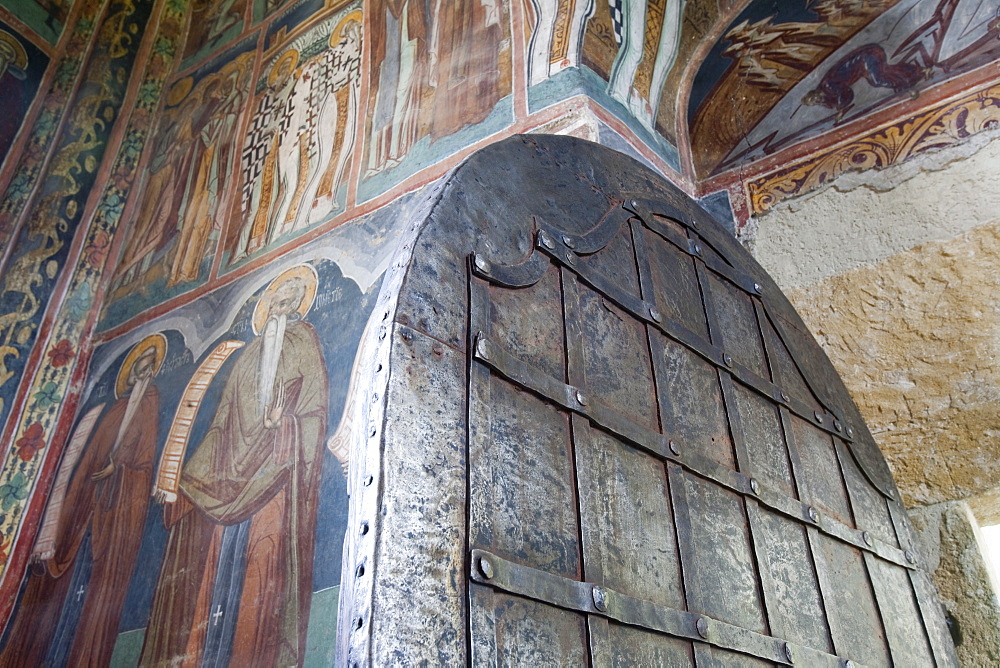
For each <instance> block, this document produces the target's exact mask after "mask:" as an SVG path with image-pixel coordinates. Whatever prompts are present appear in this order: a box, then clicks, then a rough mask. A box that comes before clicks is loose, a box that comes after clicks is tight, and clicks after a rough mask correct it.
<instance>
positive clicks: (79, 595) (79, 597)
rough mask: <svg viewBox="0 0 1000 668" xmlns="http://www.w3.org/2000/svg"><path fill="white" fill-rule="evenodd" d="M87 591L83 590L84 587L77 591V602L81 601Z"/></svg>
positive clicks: (81, 586)
mask: <svg viewBox="0 0 1000 668" xmlns="http://www.w3.org/2000/svg"><path fill="white" fill-rule="evenodd" d="M86 591H87V590H86V589H84V588H83V585H80V588H79V589H77V590H76V600H78V601H79V600H80V599H81V598H82V597H83V594H84V593H85V592H86Z"/></svg>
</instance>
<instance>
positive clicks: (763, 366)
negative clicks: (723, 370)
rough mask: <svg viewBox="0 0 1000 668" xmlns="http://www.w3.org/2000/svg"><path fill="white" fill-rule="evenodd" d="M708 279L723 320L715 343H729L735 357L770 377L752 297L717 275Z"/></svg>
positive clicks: (715, 308)
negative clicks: (719, 337) (719, 338)
mask: <svg viewBox="0 0 1000 668" xmlns="http://www.w3.org/2000/svg"><path fill="white" fill-rule="evenodd" d="M708 282H709V285H710V286H711V299H712V312H713V313H714V315H715V318H716V319H717V320H718V323H719V331H718V332H717V333H713V334H717V335H720V336H721V339H722V341H713V343H716V344H717V345H718V344H721V343H722V342H725V343H724V345H725V348H726V351H727V352H728V353H729V354H730V355H731V356H732V357H733V359H735V360H736V361H738V362H742V363H743V364H745V365H746V366H747V367H749V368H750V370H751V371H753V372H754V373H756V374H757V375H758V376H760V377H761V378H764V379H769V378H770V374H769V372H768V368H767V362H766V361H765V359H764V344H763V341H762V340H761V338H760V328H759V327H758V326H757V316H756V314H755V313H754V308H753V302H751V301H750V296H749V295H747V294H746V293H744V292H742V291H740V290H738V289H737V288H736V286H734V285H733V284H732V283H729V282H728V281H724V280H721V279H720V278H718V277H716V276H714V275H712V276H711V277H710V278H709V281H708Z"/></svg>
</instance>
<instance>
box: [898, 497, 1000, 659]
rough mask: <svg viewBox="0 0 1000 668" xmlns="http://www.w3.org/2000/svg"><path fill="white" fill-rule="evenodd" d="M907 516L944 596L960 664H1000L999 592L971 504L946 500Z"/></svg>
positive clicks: (918, 508) (914, 510) (943, 600)
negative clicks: (911, 521)
mask: <svg viewBox="0 0 1000 668" xmlns="http://www.w3.org/2000/svg"><path fill="white" fill-rule="evenodd" d="M907 512H908V513H909V515H910V517H911V518H912V519H913V523H914V526H915V528H916V529H917V533H918V540H919V542H920V548H921V552H922V553H923V556H924V558H925V559H926V563H927V568H928V570H929V571H930V573H931V577H932V579H933V580H934V585H935V586H936V587H937V590H938V593H939V595H940V597H941V604H942V606H943V607H944V611H945V619H946V621H947V622H948V628H949V630H950V631H951V634H952V638H953V639H954V640H955V646H956V649H957V650H958V658H959V661H960V663H961V664H962V665H965V666H987V665H989V666H994V665H1000V600H998V597H997V592H998V591H1000V589H998V587H997V577H996V571H995V567H994V566H993V565H991V564H990V563H989V562H988V560H987V559H988V557H987V550H986V549H985V542H984V538H983V534H982V532H981V530H980V528H979V522H978V521H977V520H976V516H975V515H973V512H972V509H971V508H970V507H969V504H968V503H967V502H966V501H946V502H943V503H936V504H932V505H929V506H916V507H914V508H909V509H908V511H907ZM997 556H998V557H1000V555H997Z"/></svg>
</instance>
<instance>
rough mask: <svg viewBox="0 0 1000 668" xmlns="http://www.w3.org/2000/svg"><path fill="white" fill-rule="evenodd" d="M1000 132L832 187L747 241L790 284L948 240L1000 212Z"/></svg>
mask: <svg viewBox="0 0 1000 668" xmlns="http://www.w3.org/2000/svg"><path fill="white" fill-rule="evenodd" d="M998 138H1000V133H997V132H990V133H982V134H979V135H975V136H973V137H972V138H970V139H969V140H968V141H966V142H964V143H961V144H958V145H955V146H953V147H951V148H949V149H945V150H941V151H937V152H933V153H927V154H923V155H922V156H920V157H918V158H915V159H912V160H909V161H907V162H904V163H901V164H899V165H895V166H892V167H889V168H887V169H884V170H879V171H868V172H849V173H846V174H844V175H843V176H841V177H840V178H838V179H837V180H835V181H834V182H833V183H832V184H831V185H830V187H828V188H826V189H823V190H819V191H814V192H812V193H810V194H807V195H803V196H802V197H799V198H796V199H792V200H788V201H786V202H783V203H782V204H780V205H779V206H777V207H775V209H774V210H772V211H770V212H768V213H767V214H765V215H763V216H761V217H759V218H758V219H754V220H752V221H751V223H750V225H748V227H747V229H746V230H745V231H744V234H743V237H744V238H743V241H744V243H746V244H747V245H748V246H749V247H750V248H751V250H752V251H753V252H754V255H755V256H756V257H757V259H758V260H759V261H760V263H761V264H763V265H764V268H765V269H767V270H768V272H770V274H771V276H772V277H774V279H775V280H776V281H777V282H778V285H780V286H781V287H782V288H784V289H786V290H787V289H789V288H798V287H803V286H807V285H811V284H813V283H816V282H817V281H821V280H823V279H826V278H829V277H831V276H836V275H837V274H841V273H843V272H845V271H847V270H849V269H852V268H854V267H858V266H861V265H870V264H873V263H876V262H880V261H882V260H885V259H887V258H889V257H891V256H893V255H895V254H897V253H900V252H902V251H905V250H907V249H910V248H913V247H914V246H917V245H920V244H923V243H926V242H928V241H944V240H947V239H951V238H953V237H955V236H956V235H958V234H960V233H962V232H964V231H966V230H969V229H972V228H974V227H978V226H980V225H983V224H985V223H989V222H991V221H993V220H996V219H997V217H998V216H1000V141H998Z"/></svg>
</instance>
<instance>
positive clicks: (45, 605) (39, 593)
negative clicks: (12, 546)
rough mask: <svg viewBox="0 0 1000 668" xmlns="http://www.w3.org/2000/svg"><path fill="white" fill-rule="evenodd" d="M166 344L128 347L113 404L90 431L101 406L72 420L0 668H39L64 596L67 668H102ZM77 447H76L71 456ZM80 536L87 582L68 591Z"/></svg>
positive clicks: (131, 556)
mask: <svg viewBox="0 0 1000 668" xmlns="http://www.w3.org/2000/svg"><path fill="white" fill-rule="evenodd" d="M166 345H167V342H166V339H165V338H164V337H163V335H162V334H154V335H152V336H149V337H146V338H145V339H143V340H142V341H140V342H139V343H138V344H137V345H136V346H135V347H133V348H132V350H131V352H130V353H129V354H128V356H127V357H126V358H125V361H124V363H123V364H122V367H121V370H120V371H119V374H118V382H117V383H116V393H117V395H118V398H117V400H116V401H115V402H114V403H113V404H112V405H111V407H110V408H108V409H107V411H105V412H104V413H103V414H102V415H101V416H100V419H99V420H96V426H95V425H94V422H93V421H91V420H88V418H89V417H90V416H93V417H94V418H96V417H97V415H98V414H100V413H101V410H102V409H103V404H102V405H101V406H98V407H96V408H95V409H92V410H91V411H90V413H88V415H87V416H85V417H84V419H83V420H81V424H80V426H78V428H77V431H78V434H79V436H80V437H82V439H80V438H77V437H74V439H73V440H74V442H71V443H70V446H69V447H68V448H67V453H66V456H65V458H64V461H63V464H62V468H61V470H60V472H59V475H58V476H57V483H56V488H55V491H54V492H53V495H52V497H51V498H50V508H49V514H51V515H54V517H51V518H50V516H49V514H47V515H46V519H45V521H44V523H43V530H42V532H41V534H40V536H39V540H38V542H37V543H36V547H35V552H34V555H33V557H34V558H35V559H37V560H39V561H40V563H38V564H36V566H34V567H33V571H34V573H33V574H32V575H31V576H30V577H29V581H28V584H27V587H26V589H25V593H24V596H23V598H22V600H21V604H20V606H19V608H18V615H17V618H16V619H15V620H14V622H13V627H12V628H11V631H10V633H9V638H8V641H7V646H6V647H5V648H4V650H3V654H2V655H0V665H3V666H30V665H42V664H43V663H45V661H46V657H47V655H48V654H49V650H50V645H51V644H52V642H53V640H55V638H54V636H55V634H56V630H57V626H58V621H59V616H60V612H61V611H62V608H63V604H64V602H65V601H66V599H67V598H68V597H69V596H70V595H72V596H76V597H77V598H78V599H79V598H82V610H81V612H80V614H79V621H78V622H77V624H76V631H75V633H74V634H73V637H72V644H71V646H70V650H69V658H68V660H67V663H68V665H71V666H84V665H87V666H106V665H108V663H109V662H110V660H111V653H112V651H113V650H114V646H115V640H116V639H117V637H118V621H119V618H120V617H121V613H122V608H123V606H124V605H125V595H126V593H127V591H128V582H129V580H130V579H131V577H132V572H133V571H134V570H135V565H136V558H137V556H138V553H139V546H140V544H141V542H142V534H143V527H144V525H145V521H146V511H147V508H148V505H149V498H150V490H151V489H152V484H153V466H154V461H155V460H154V458H155V456H156V444H157V421H158V416H159V392H158V390H157V388H156V385H154V384H153V382H152V380H153V377H154V376H155V375H156V373H157V372H158V371H159V368H160V365H161V364H162V363H163V359H164V357H165V355H166ZM85 424H86V425H88V426H87V427H85V426H84V425H85ZM90 427H92V428H93V430H92V431H91V432H90V433H89V434H87V433H86V432H87V430H88V428H90ZM88 436H89V439H88ZM82 440H86V446H85V448H84V449H83V450H82V452H79V451H76V450H77V447H75V446H76V445H77V444H79V445H82ZM76 442H78V443H76ZM75 451H76V452H75ZM74 465H75V468H74ZM50 519H51V520H52V521H51V522H50ZM48 526H52V527H53V528H54V533H53V536H52V538H54V540H52V541H51V543H50V541H49V540H47V536H46V529H45V528H44V527H48ZM88 533H89V545H90V552H91V557H92V561H93V565H92V566H91V571H90V577H89V580H86V581H85V582H81V584H80V585H79V587H80V588H79V590H77V591H73V592H70V591H69V589H70V587H69V584H70V581H71V580H72V579H73V578H72V577H71V576H72V574H73V568H72V567H73V565H74V563H75V562H76V561H77V560H78V559H77V557H78V556H79V552H80V550H81V546H82V545H83V544H84V543H85V542H86V541H85V538H86V537H87V534H88ZM49 543H50V544H49Z"/></svg>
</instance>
